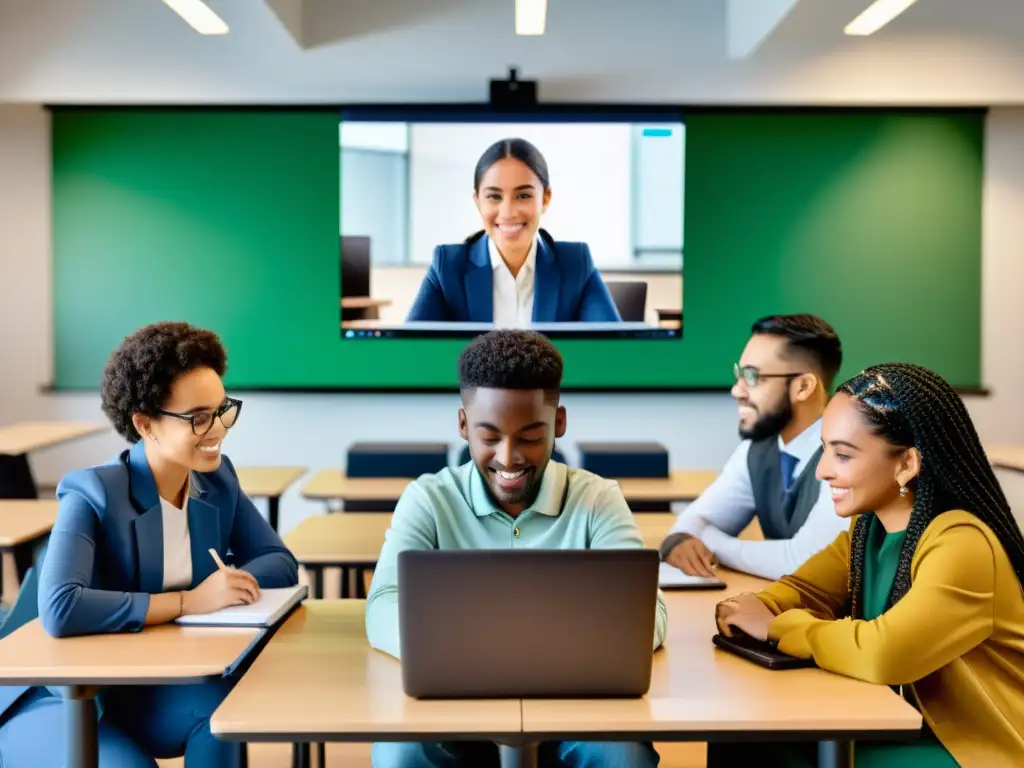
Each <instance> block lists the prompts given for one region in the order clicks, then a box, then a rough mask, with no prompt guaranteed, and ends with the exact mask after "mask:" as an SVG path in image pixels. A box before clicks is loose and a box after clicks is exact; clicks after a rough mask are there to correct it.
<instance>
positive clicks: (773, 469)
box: [747, 437, 821, 539]
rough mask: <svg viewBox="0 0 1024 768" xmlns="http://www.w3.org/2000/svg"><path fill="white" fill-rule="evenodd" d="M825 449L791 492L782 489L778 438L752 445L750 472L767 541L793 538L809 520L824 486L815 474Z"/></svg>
mask: <svg viewBox="0 0 1024 768" xmlns="http://www.w3.org/2000/svg"><path fill="white" fill-rule="evenodd" d="M820 458H821V448H818V450H817V451H815V452H814V455H813V456H812V457H811V459H810V461H808V462H807V465H806V466H805V467H804V468H803V470H802V471H801V472H800V474H799V475H798V476H797V477H795V478H793V485H792V486H790V488H789V491H788V492H784V491H783V490H782V468H781V466H780V456H779V441H778V438H776V437H770V438H767V439H765V440H758V441H756V442H753V443H751V444H750V452H749V453H748V454H747V469H748V470H749V472H750V484H751V486H752V487H753V489H754V508H755V510H757V519H758V522H759V523H760V524H761V531H762V532H763V533H764V537H765V539H791V538H793V536H795V535H796V532H797V531H799V530H800V527H801V526H802V525H803V524H804V523H805V522H806V521H807V516H808V515H809V514H810V513H811V508H812V507H814V504H815V502H816V501H817V500H818V496H819V495H821V486H820V485H819V481H818V479H817V478H816V477H815V476H814V472H815V470H816V469H817V467H818V459H820Z"/></svg>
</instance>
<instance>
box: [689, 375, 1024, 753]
mask: <svg viewBox="0 0 1024 768" xmlns="http://www.w3.org/2000/svg"><path fill="white" fill-rule="evenodd" d="M821 434H822V442H823V444H824V447H825V452H824V454H823V456H822V458H821V461H820V462H819V464H818V470H817V474H818V477H819V478H821V479H822V480H825V481H826V482H828V483H829V484H830V485H831V487H832V498H833V500H834V502H835V507H836V513H837V514H838V515H840V516H841V517H845V518H854V519H855V520H854V522H853V523H852V525H851V527H850V530H849V531H848V532H845V533H843V534H841V535H840V536H839V537H838V538H837V539H836V540H835V541H834V542H833V543H832V544H831V545H830V546H829V547H828V548H827V549H825V550H823V551H822V552H820V553H819V554H817V555H815V556H814V557H812V558H811V559H810V560H808V561H807V562H806V563H805V564H804V565H803V566H802V567H801V568H799V569H798V570H797V571H796V573H794V574H793V575H791V576H785V577H783V578H782V579H781V580H780V581H778V582H776V583H774V584H772V585H771V586H769V587H768V588H767V589H765V590H764V591H763V592H761V593H760V594H757V595H753V594H743V595H739V596H737V597H735V598H732V599H730V600H726V601H725V602H724V603H721V604H720V605H719V607H718V610H717V617H716V618H717V622H718V626H719V629H720V631H722V632H723V633H724V634H731V633H732V632H733V631H734V628H736V629H739V630H741V631H742V632H745V633H746V634H748V635H751V636H752V637H755V638H757V639H760V640H768V641H770V642H774V643H777V645H778V649H779V650H780V651H782V652H783V653H787V654H789V655H791V656H797V657H801V658H813V659H814V660H815V662H816V663H817V664H818V666H819V667H821V668H823V669H827V670H829V671H831V672H836V673H839V674H842V675H847V676H849V677H854V678H857V679H860V680H865V681H867V682H870V683H876V684H882V685H889V686H892V687H893V688H895V689H897V690H899V691H900V692H901V693H902V695H903V696H904V697H905V698H906V699H907V700H908V701H909V702H910V703H912V704H913V705H914V706H915V707H917V708H918V709H919V710H920V711H921V714H922V716H923V719H924V729H923V733H922V734H921V737H920V738H918V739H916V740H914V741H911V742H908V743H903V744H900V743H894V744H863V745H862V744H858V745H857V747H856V761H857V765H858V766H865V767H867V768H873V767H875V766H894V767H897V766H898V768H926V767H927V768H946V767H947V766H949V767H950V768H953V767H954V766H957V765H961V766H965V767H968V768H973V767H974V766H978V767H979V768H1011V767H1014V768H1016V767H1019V766H1021V765H1024V718H1022V716H1021V712H1022V711H1024V592H1022V589H1021V585H1022V582H1024V537H1022V535H1021V530H1020V527H1019V526H1018V525H1017V522H1016V521H1015V520H1014V518H1013V515H1012V514H1011V512H1010V506H1009V504H1008V503H1007V501H1006V497H1005V496H1004V495H1003V491H1002V489H1001V488H1000V487H999V482H998V481H997V480H996V477H995V474H994V473H993V471H992V467H991V466H990V464H989V462H988V460H987V459H986V457H985V451H984V449H983V448H982V445H981V442H980V440H979V439H978V435H977V432H976V431H975V429H974V425H973V424H972V423H971V419H970V416H969V415H968V413H967V409H966V408H965V407H964V404H963V402H962V401H961V400H960V398H959V397H958V396H957V394H956V393H955V392H954V391H953V389H952V388H951V387H950V386H949V384H947V383H946V382H945V381H944V380H943V379H941V378H940V377H939V376H937V375H936V374H934V373H932V372H931V371H929V370H927V369H925V368H921V367H920V366H916V365H906V364H888V365H880V366H876V367H873V368H870V369H868V370H867V371H864V372H863V373H861V374H859V375H858V376H855V377H854V378H853V379H851V380H850V381H848V382H847V383H846V384H844V385H843V386H841V387H840V388H839V392H838V394H837V395H836V397H835V398H834V399H833V400H832V402H831V403H830V404H829V406H828V408H827V409H826V411H825V415H824V419H823V422H822V430H821ZM746 748H747V749H749V748H750V747H749V746H748V747H746ZM742 749H744V748H743V747H729V746H725V745H723V746H721V747H718V746H714V747H712V748H711V749H710V750H709V758H710V759H709V765H717V764H721V765H740V764H743V762H744V760H745V759H746V757H745V756H746V754H747V753H744V754H742V755H741V754H740V753H739V750H742ZM754 749H755V750H757V755H758V757H757V759H756V760H755V762H753V763H751V764H752V765H753V764H757V765H761V766H769V765H780V764H788V762H789V760H788V759H787V758H788V757H790V756H792V755H793V753H794V752H796V751H797V749H796V748H792V749H788V750H781V751H783V752H785V751H788V753H789V755H783V754H780V751H779V750H778V748H775V747H772V745H758V746H756V747H754ZM773 749H774V750H776V751H775V756H774V759H772V758H771V757H770V755H771V754H772V751H773Z"/></svg>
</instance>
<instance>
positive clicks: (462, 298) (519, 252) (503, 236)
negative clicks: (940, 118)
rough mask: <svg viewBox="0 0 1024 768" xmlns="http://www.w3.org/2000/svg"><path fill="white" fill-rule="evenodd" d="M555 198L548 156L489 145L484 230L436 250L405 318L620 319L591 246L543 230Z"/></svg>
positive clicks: (477, 193)
mask: <svg viewBox="0 0 1024 768" xmlns="http://www.w3.org/2000/svg"><path fill="white" fill-rule="evenodd" d="M550 201H551V187H550V185H549V179H548V166H547V162H546V161H545V160H544V156H543V155H542V154H541V153H540V152H539V151H538V149H537V148H536V147H535V146H533V144H531V143H530V142H528V141H526V140H524V139H503V140H502V141H499V142H496V143H495V144H492V145H491V146H490V147H488V148H487V151H486V152H484V153H483V155H482V156H481V157H480V160H479V161H478V162H477V164H476V171H475V173H474V175H473V202H474V203H476V207H477V210H478V211H479V212H480V218H481V220H482V222H483V227H484V228H483V229H482V230H481V231H480V232H477V233H476V234H475V235H472V236H470V237H469V238H467V239H466V241H465V242H464V243H460V244H457V245H439V246H437V248H436V249H435V250H434V258H433V261H432V263H431V265H430V268H429V269H428V270H427V274H426V275H425V276H424V278H423V283H422V284H421V285H420V290H419V293H418V294H417V296H416V300H415V301H414V302H413V305H412V309H411V310H410V311H409V315H408V317H407V318H406V319H407V320H409V321H425V320H429V321H435V322H437V321H448V322H473V323H494V324H495V325H497V326H499V327H519V328H523V327H528V326H529V325H531V324H532V323H567V322H605V323H615V322H621V321H622V318H621V317H620V316H619V311H618V309H616V307H615V302H614V301H613V300H612V297H611V294H610V293H609V292H608V288H607V286H605V284H604V281H603V280H602V279H601V274H600V272H598V271H597V268H596V267H595V266H594V261H593V259H592V258H591V256H590V249H589V248H588V247H587V244H586V243H568V242H556V241H555V240H554V239H553V238H552V237H551V235H549V234H548V233H547V232H546V231H545V230H543V229H541V228H540V217H541V215H542V214H543V213H544V211H545V210H547V206H548V203H550Z"/></svg>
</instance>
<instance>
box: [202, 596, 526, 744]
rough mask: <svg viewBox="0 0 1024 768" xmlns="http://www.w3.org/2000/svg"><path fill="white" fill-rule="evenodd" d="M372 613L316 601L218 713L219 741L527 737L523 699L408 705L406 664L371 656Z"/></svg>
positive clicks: (290, 623)
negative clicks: (404, 685)
mask: <svg viewBox="0 0 1024 768" xmlns="http://www.w3.org/2000/svg"><path fill="white" fill-rule="evenodd" d="M365 612H366V603H365V602H364V601H362V600H307V601H306V602H305V603H304V604H303V605H302V606H301V607H300V608H299V609H298V610H296V611H295V613H293V614H292V615H291V617H290V618H289V619H288V620H287V621H286V622H285V624H284V626H282V627H281V628H280V629H279V630H278V631H277V632H276V633H275V634H274V636H273V638H271V640H270V642H269V643H268V644H267V646H266V648H265V649H264V650H263V652H262V653H261V654H260V656H259V658H257V659H256V661H255V662H253V665H252V666H251V667H250V668H249V671H248V672H247V673H246V674H245V677H243V678H242V679H241V680H240V681H239V682H238V684H237V685H236V686H235V688H234V690H233V691H232V692H231V693H230V694H228V697H227V698H226V699H225V700H224V702H223V703H222V704H221V705H220V706H219V707H218V708H217V711H216V712H214V714H213V718H212V720H211V730H212V731H213V733H214V735H215V736H217V737H218V738H222V739H228V740H235V741H250V742H252V741H273V742H306V743H309V742H327V741H353V742H370V741H450V740H453V739H481V740H492V741H503V740H504V741H509V740H516V739H518V738H519V736H520V733H519V731H520V724H521V718H520V702H519V699H495V700H486V701H476V700H458V701H448V700H445V701H418V700H416V699H411V698H408V697H407V696H406V695H405V693H404V692H403V690H402V670H401V666H400V665H399V663H398V661H396V660H395V659H393V658H391V657H390V656H387V655H385V654H383V653H380V652H378V651H375V650H373V649H372V648H370V645H369V643H368V642H367V640H366V628H365ZM282 702H287V706H282Z"/></svg>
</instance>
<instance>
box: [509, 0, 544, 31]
mask: <svg viewBox="0 0 1024 768" xmlns="http://www.w3.org/2000/svg"><path fill="white" fill-rule="evenodd" d="M547 14H548V0H516V34H517V35H543V34H544V25H545V22H546V20H547Z"/></svg>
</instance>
